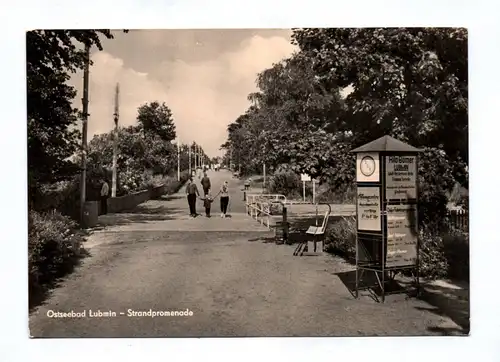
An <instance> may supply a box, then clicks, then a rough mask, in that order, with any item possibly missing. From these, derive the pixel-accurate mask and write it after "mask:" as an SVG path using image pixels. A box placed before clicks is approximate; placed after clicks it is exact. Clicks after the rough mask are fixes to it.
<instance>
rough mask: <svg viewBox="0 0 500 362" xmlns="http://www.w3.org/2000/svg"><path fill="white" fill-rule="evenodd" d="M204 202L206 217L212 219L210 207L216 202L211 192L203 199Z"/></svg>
mask: <svg viewBox="0 0 500 362" xmlns="http://www.w3.org/2000/svg"><path fill="white" fill-rule="evenodd" d="M202 200H203V206H205V215H206V217H210V206H211V205H212V202H214V199H213V197H212V194H211V193H210V190H208V193H207V194H206V195H205V197H204V198H202Z"/></svg>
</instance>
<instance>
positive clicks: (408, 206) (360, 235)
mask: <svg viewBox="0 0 500 362" xmlns="http://www.w3.org/2000/svg"><path fill="white" fill-rule="evenodd" d="M351 152H352V153H355V154H356V184H357V193H356V195H357V196H356V216H357V237H356V289H355V291H356V298H358V291H359V284H360V282H361V281H362V277H363V274H364V272H365V271H368V272H373V273H374V274H375V276H376V280H377V284H378V287H379V288H380V294H381V297H382V302H384V301H385V295H386V293H387V283H389V282H391V281H393V280H394V277H395V276H396V274H397V273H399V272H402V271H403V270H409V271H411V273H412V275H413V277H414V281H415V285H416V291H417V293H418V291H419V287H420V286H419V283H420V281H419V243H418V221H417V207H418V206H417V205H418V187H417V171H418V156H417V155H418V153H419V152H420V150H419V149H417V148H415V147H412V146H410V145H408V144H406V143H403V142H401V141H398V140H397V139H395V138H392V137H390V136H384V137H381V138H379V139H376V140H375V141H372V142H370V143H367V144H366V145H364V146H361V147H358V148H356V149H354V150H352V151H351Z"/></svg>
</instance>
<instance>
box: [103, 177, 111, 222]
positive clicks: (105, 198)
mask: <svg viewBox="0 0 500 362" xmlns="http://www.w3.org/2000/svg"><path fill="white" fill-rule="evenodd" d="M108 198H109V185H108V181H107V180H106V179H103V180H102V186H101V215H106V214H107V213H108Z"/></svg>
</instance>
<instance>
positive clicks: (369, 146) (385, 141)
mask: <svg viewBox="0 0 500 362" xmlns="http://www.w3.org/2000/svg"><path fill="white" fill-rule="evenodd" d="M351 152H352V153H360V152H407V153H416V152H422V150H421V149H418V148H415V147H413V146H410V145H409V144H407V143H404V142H401V141H399V140H397V139H395V138H394V137H391V136H383V137H380V138H377V139H376V140H374V141H371V142H368V143H366V144H364V145H363V146H360V147H358V148H355V149H354V150H352V151H351Z"/></svg>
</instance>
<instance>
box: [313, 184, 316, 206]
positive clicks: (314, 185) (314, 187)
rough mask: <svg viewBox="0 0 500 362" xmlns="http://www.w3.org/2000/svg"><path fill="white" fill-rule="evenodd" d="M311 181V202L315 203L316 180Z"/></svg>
mask: <svg viewBox="0 0 500 362" xmlns="http://www.w3.org/2000/svg"><path fill="white" fill-rule="evenodd" d="M312 181H313V204H315V203H316V180H312Z"/></svg>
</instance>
